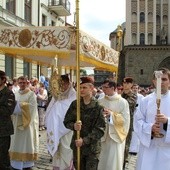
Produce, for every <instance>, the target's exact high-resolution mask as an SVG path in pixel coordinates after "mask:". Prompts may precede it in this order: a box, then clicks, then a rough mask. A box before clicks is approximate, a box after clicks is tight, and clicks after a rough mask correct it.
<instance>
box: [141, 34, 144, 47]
mask: <svg viewBox="0 0 170 170" xmlns="http://www.w3.org/2000/svg"><path fill="white" fill-rule="evenodd" d="M144 44H145V34H144V33H141V34H140V45H144Z"/></svg>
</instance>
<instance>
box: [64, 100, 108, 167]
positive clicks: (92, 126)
mask: <svg viewBox="0 0 170 170" xmlns="http://www.w3.org/2000/svg"><path fill="white" fill-rule="evenodd" d="M76 107H77V106H76V101H73V102H72V104H71V105H70V107H69V109H68V111H67V113H66V116H65V119H64V125H65V126H66V127H67V128H68V129H71V130H74V123H75V122H76ZM80 111H81V121H82V128H81V131H80V137H81V138H82V139H83V145H82V147H81V148H80V155H81V156H80V169H81V170H87V169H88V170H97V167H98V162H99V159H98V158H99V154H100V151H101V140H100V139H101V137H102V136H103V135H104V128H105V119H104V117H103V107H102V106H100V105H99V104H98V101H97V100H96V99H94V98H92V99H91V102H90V104H88V105H85V104H84V102H83V100H82V99H81V101H80ZM76 137H77V131H75V130H74V134H73V137H72V142H71V145H70V146H71V149H72V150H73V155H74V156H73V163H74V166H75V167H76V164H77V147H76V145H75V140H76Z"/></svg>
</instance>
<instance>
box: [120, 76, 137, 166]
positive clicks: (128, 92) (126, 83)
mask: <svg viewBox="0 0 170 170" xmlns="http://www.w3.org/2000/svg"><path fill="white" fill-rule="evenodd" d="M132 86H133V79H132V78H131V77H126V78H124V79H123V93H122V97H123V98H125V99H126V100H127V101H128V103H129V111H130V128H129V133H128V136H127V138H126V146H125V157H124V167H125V164H126V162H128V154H129V146H130V142H131V138H132V131H133V116H134V112H135V109H136V104H137V95H136V94H135V93H134V92H133V91H132Z"/></svg>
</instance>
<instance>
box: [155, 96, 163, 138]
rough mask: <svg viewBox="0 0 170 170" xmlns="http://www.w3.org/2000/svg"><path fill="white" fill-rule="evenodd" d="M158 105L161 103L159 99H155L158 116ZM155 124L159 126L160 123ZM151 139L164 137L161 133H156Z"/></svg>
mask: <svg viewBox="0 0 170 170" xmlns="http://www.w3.org/2000/svg"><path fill="white" fill-rule="evenodd" d="M160 103H161V99H156V104H157V114H160ZM157 124H160V123H158V122H157ZM153 137H155V138H163V137H164V135H163V134H162V133H160V132H158V133H154V134H153Z"/></svg>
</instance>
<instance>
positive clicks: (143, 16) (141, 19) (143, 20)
mask: <svg viewBox="0 0 170 170" xmlns="http://www.w3.org/2000/svg"><path fill="white" fill-rule="evenodd" d="M140 22H145V13H144V12H141V13H140Z"/></svg>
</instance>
